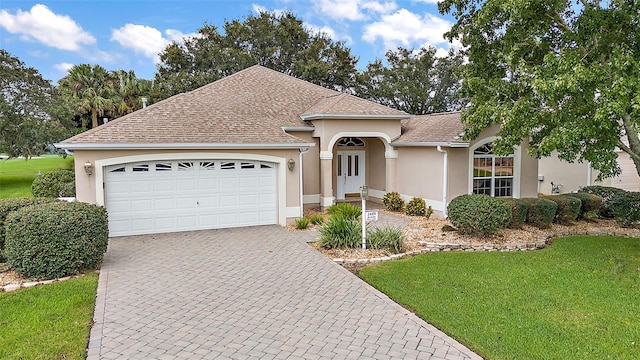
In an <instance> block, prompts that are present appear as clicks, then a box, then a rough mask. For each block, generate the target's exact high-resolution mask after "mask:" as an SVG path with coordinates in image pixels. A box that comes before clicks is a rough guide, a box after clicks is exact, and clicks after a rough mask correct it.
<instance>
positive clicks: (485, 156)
mask: <svg viewBox="0 0 640 360" xmlns="http://www.w3.org/2000/svg"><path fill="white" fill-rule="evenodd" d="M513 164H514V161H513V154H512V155H507V156H497V155H494V154H493V143H487V144H484V145H482V146H480V147H478V148H477V149H475V150H474V151H473V193H474V194H486V195H491V196H497V197H511V196H512V195H513Z"/></svg>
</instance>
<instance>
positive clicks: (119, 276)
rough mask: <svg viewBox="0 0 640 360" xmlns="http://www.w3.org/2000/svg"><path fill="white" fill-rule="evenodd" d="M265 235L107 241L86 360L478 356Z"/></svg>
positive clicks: (231, 232) (283, 237)
mask: <svg viewBox="0 0 640 360" xmlns="http://www.w3.org/2000/svg"><path fill="white" fill-rule="evenodd" d="M315 235H316V234H315V232H313V231H310V232H288V231H287V230H286V229H283V228H281V227H279V226H261V227H252V228H238V229H225V230H210V231H198V232H185V233H173V234H160V235H145V236H135V237H120V238H113V239H110V243H109V250H108V252H107V255H106V257H105V260H104V263H103V265H102V269H101V272H100V280H99V285H98V295H97V301H96V310H95V315H94V321H95V324H94V326H93V328H92V330H91V338H90V342H89V348H88V359H89V360H95V359H480V357H478V356H477V355H475V354H474V353H472V352H471V351H470V350H468V349H467V348H465V347H464V346H462V345H461V344H459V343H457V342H456V341H455V340H453V339H451V338H449V337H448V336H446V335H445V334H443V333H442V332H440V331H439V330H437V329H435V328H434V327H433V326H431V325H429V324H427V323H426V322H424V321H422V320H421V319H419V318H418V317H416V316H415V315H413V314H412V313H411V312H409V311H407V310H405V309H404V308H402V307H401V306H399V305H397V304H396V303H394V302H393V301H391V300H390V299H389V298H388V297H386V296H385V295H384V294H382V293H380V292H378V291H377V290H375V289H373V288H372V287H371V286H369V285H367V284H366V283H364V282H363V281H362V280H360V279H359V278H357V277H356V276H354V275H353V274H351V273H350V272H348V271H347V270H345V269H343V268H342V267H340V266H339V265H336V264H334V263H333V262H331V261H330V260H328V259H327V258H325V257H324V256H322V255H321V254H320V253H318V252H317V251H315V250H313V249H312V248H311V247H310V246H308V245H307V244H305V243H304V242H305V241H307V240H308V239H305V237H311V236H315Z"/></svg>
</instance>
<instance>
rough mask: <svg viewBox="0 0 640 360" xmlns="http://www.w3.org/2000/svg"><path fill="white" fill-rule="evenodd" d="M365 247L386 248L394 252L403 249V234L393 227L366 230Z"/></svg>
mask: <svg viewBox="0 0 640 360" xmlns="http://www.w3.org/2000/svg"><path fill="white" fill-rule="evenodd" d="M367 249H387V250H389V251H391V252H393V253H395V254H397V253H401V252H402V251H403V250H404V234H403V233H402V230H400V229H399V228H395V227H391V226H389V227H384V228H375V229H373V230H371V231H367Z"/></svg>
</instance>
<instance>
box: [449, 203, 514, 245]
mask: <svg viewBox="0 0 640 360" xmlns="http://www.w3.org/2000/svg"><path fill="white" fill-rule="evenodd" d="M447 213H448V215H449V220H450V221H451V224H453V226H455V227H456V228H457V229H458V231H460V232H461V233H463V234H471V235H488V234H491V233H494V232H496V231H498V230H500V229H504V228H505V227H507V225H509V222H510V221H511V206H509V204H507V203H505V202H504V201H501V200H500V199H497V198H493V197H491V196H489V195H480V194H473V195H461V196H458V197H457V198H455V199H453V200H451V202H450V203H449V206H447Z"/></svg>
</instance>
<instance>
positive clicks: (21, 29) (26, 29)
mask: <svg viewBox="0 0 640 360" xmlns="http://www.w3.org/2000/svg"><path fill="white" fill-rule="evenodd" d="M0 26H2V27H4V28H5V29H6V30H7V31H8V32H10V33H12V34H20V35H22V36H23V38H24V39H25V40H31V39H35V40H37V41H39V42H41V43H43V44H45V45H48V46H51V47H54V48H57V49H62V50H70V51H77V50H79V49H80V48H81V45H83V44H84V45H90V44H94V43H95V42H96V39H95V38H94V37H93V36H92V35H91V34H89V33H88V32H86V31H84V30H83V29H82V27H81V26H80V25H78V24H77V23H76V22H75V21H74V20H73V19H71V18H70V17H69V16H66V15H57V14H55V13H53V12H52V11H51V10H49V8H48V7H46V6H45V5H41V4H36V5H34V6H33V7H32V8H31V10H29V11H22V10H18V11H17V12H16V14H15V15H13V14H10V13H9V12H7V11H6V10H2V11H0Z"/></svg>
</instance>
